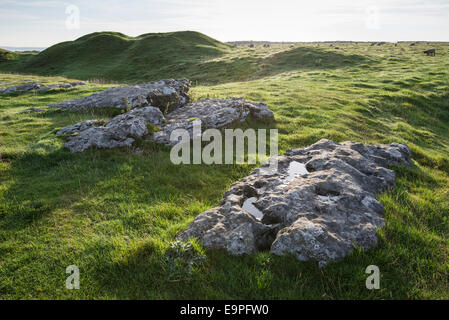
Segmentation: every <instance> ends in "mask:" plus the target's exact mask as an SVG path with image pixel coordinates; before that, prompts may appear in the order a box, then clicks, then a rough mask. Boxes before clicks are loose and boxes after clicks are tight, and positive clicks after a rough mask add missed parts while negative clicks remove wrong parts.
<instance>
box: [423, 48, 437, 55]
mask: <svg viewBox="0 0 449 320" xmlns="http://www.w3.org/2000/svg"><path fill="white" fill-rule="evenodd" d="M423 52H424V53H425V54H427V55H428V56H435V49H428V50H424V51H423Z"/></svg>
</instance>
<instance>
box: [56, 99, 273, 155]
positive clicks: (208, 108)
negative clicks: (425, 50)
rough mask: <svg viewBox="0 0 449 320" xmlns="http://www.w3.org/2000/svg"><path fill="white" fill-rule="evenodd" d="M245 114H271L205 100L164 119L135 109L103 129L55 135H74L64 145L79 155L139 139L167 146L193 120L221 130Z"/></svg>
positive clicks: (88, 125)
mask: <svg viewBox="0 0 449 320" xmlns="http://www.w3.org/2000/svg"><path fill="white" fill-rule="evenodd" d="M155 110H157V111H155ZM248 115H252V116H253V117H254V118H256V119H272V118H273V112H272V111H271V110H270V109H268V107H267V106H266V105H265V104H263V103H256V102H250V101H246V100H245V99H242V98H230V99H215V100H211V99H205V100H200V101H196V102H193V103H190V104H188V105H187V106H185V107H182V108H179V109H177V110H175V111H173V112H171V113H169V114H168V115H167V117H166V118H164V115H163V114H162V112H161V111H160V110H159V109H157V108H154V107H145V108H136V109H133V110H131V111H129V112H127V113H124V114H121V115H119V116H117V117H115V118H113V119H112V120H111V121H109V122H108V123H107V124H106V125H105V126H104V127H103V126H102V123H98V122H97V121H95V120H87V121H83V122H80V123H77V124H75V125H72V126H68V127H65V128H63V129H61V130H59V131H58V132H57V134H78V135H76V136H72V137H69V139H68V141H67V143H66V144H65V146H66V147H67V148H68V149H69V150H70V151H71V152H81V151H84V150H85V149H87V148H89V147H90V146H94V147H97V148H115V147H122V146H129V145H131V144H132V143H133V142H134V141H135V139H136V138H141V137H143V136H148V139H149V140H152V141H155V142H156V143H160V144H165V145H171V144H175V143H176V142H171V141H170V134H171V132H172V131H173V130H175V129H186V130H187V131H189V132H190V134H191V136H192V135H193V121H192V120H193V119H194V120H201V121H202V125H203V127H204V128H205V129H209V128H223V127H227V126H230V125H231V124H234V123H238V122H242V121H244V120H245V119H246V118H247V116H248ZM148 124H151V125H153V126H160V127H161V130H159V131H156V130H154V127H149V126H148ZM155 131H156V132H155Z"/></svg>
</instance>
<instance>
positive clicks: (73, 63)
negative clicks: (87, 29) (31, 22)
mask: <svg viewBox="0 0 449 320" xmlns="http://www.w3.org/2000/svg"><path fill="white" fill-rule="evenodd" d="M228 49H230V45H229V44H225V43H222V42H219V41H217V40H215V39H212V38H210V37H208V36H206V35H204V34H201V33H198V32H193V31H181V32H170V33H148V34H143V35H140V36H138V37H130V36H127V35H124V34H122V33H118V32H95V33H91V34H88V35H85V36H83V37H81V38H79V39H77V40H75V41H67V42H62V43H59V44H56V45H54V46H51V47H49V48H47V49H46V50H44V51H42V52H40V53H39V54H36V53H34V54H31V53H28V54H20V53H11V54H13V55H11V54H10V53H2V56H3V55H4V56H5V57H6V56H8V57H7V58H5V59H4V60H3V62H2V63H0V69H1V70H5V71H16V72H25V73H35V74H40V75H62V76H66V77H71V78H77V79H93V78H96V79H106V80H112V81H127V82H134V81H142V80H154V79H159V78H167V77H180V76H183V74H190V73H191V72H188V69H189V68H190V67H192V65H193V64H197V63H198V62H199V61H201V60H204V59H205V58H208V57H216V56H219V55H221V54H223V53H224V52H226V51H227V50H228ZM1 52H10V51H5V50H2V51H1ZM0 59H1V58H0Z"/></svg>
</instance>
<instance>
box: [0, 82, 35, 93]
mask: <svg viewBox="0 0 449 320" xmlns="http://www.w3.org/2000/svg"><path fill="white" fill-rule="evenodd" d="M40 86H41V84H40V83H39V82H31V83H25V84H19V85H17V86H12V87H8V88H3V89H1V88H0V93H1V94H7V93H13V92H26V91H31V90H36V89H39V88H40Z"/></svg>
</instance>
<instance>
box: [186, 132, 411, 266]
mask: <svg viewBox="0 0 449 320" xmlns="http://www.w3.org/2000/svg"><path fill="white" fill-rule="evenodd" d="M399 164H402V165H411V160H410V149H409V148H408V147H407V146H405V145H402V144H398V143H392V144H390V145H363V144H361V143H355V142H350V141H349V142H343V143H335V142H333V141H330V140H320V141H318V142H317V143H315V144H313V145H311V146H309V147H307V148H302V149H293V150H289V151H287V152H286V153H285V154H284V155H283V156H280V157H278V170H277V171H276V172H270V171H269V170H268V165H265V166H262V167H261V168H258V169H255V170H254V171H253V172H252V173H251V174H250V175H249V176H247V177H246V178H244V179H242V180H241V181H240V182H238V183H235V184H233V185H232V186H231V188H230V190H229V191H227V192H226V193H225V195H224V198H223V199H222V201H221V202H220V205H219V206H218V207H216V208H213V209H211V210H208V211H206V212H203V213H201V214H200V215H198V216H197V217H196V218H195V219H194V221H193V222H192V223H191V224H190V225H189V226H188V228H187V229H186V230H184V231H183V232H182V233H181V234H180V235H179V236H178V239H180V240H187V239H188V238H191V237H193V238H197V239H199V240H201V241H202V243H203V244H204V246H205V247H207V248H210V249H223V250H226V251H228V252H229V253H231V254H235V255H239V254H250V253H255V252H257V251H260V250H268V249H270V250H271V251H272V252H273V253H274V254H276V255H284V254H293V255H295V256H296V257H297V258H298V259H299V260H301V261H306V260H315V261H317V262H318V263H319V266H325V265H326V264H328V263H329V262H330V261H335V260H339V259H342V258H344V257H345V256H347V255H348V254H350V253H351V251H352V249H353V248H354V246H357V247H361V248H363V249H370V248H372V247H374V246H376V244H377V235H376V230H377V228H379V227H382V226H383V225H384V219H383V218H382V214H383V212H384V208H383V206H382V204H381V203H380V202H379V201H377V200H376V199H375V195H376V194H378V193H379V192H381V191H382V190H384V189H385V188H388V187H392V186H393V185H394V184H395V173H394V171H392V170H390V169H388V168H387V167H388V166H390V165H399ZM243 208H245V209H243ZM257 216H259V217H261V219H258V218H256V217H257Z"/></svg>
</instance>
